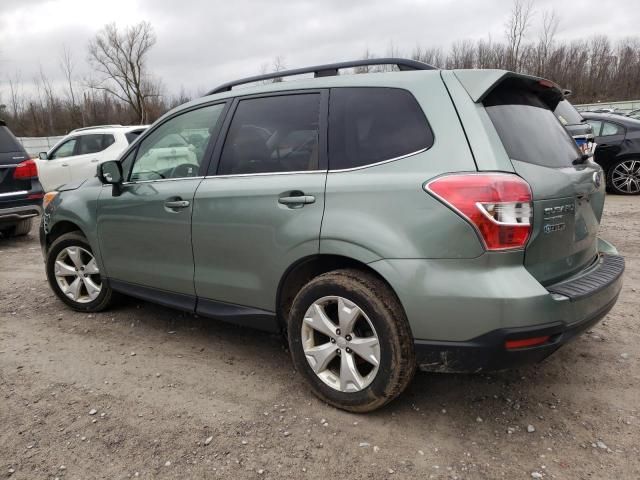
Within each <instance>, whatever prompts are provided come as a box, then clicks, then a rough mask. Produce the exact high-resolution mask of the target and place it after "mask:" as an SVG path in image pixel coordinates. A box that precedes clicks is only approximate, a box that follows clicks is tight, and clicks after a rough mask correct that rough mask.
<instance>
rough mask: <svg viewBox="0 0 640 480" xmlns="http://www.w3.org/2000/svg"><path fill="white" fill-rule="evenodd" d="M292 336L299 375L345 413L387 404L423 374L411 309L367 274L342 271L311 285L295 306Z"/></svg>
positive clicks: (291, 318)
mask: <svg viewBox="0 0 640 480" xmlns="http://www.w3.org/2000/svg"><path fill="white" fill-rule="evenodd" d="M288 336H289V344H290V347H291V354H292V357H293V362H294V364H295V366H296V369H297V370H298V371H299V372H300V373H302V375H303V376H304V377H305V378H306V380H307V381H308V382H309V384H310V386H311V389H312V391H313V393H315V394H316V395H317V396H318V397H319V398H320V399H322V400H324V401H325V402H327V403H329V404H331V405H333V406H335V407H338V408H341V409H343V410H348V411H351V412H369V411H372V410H375V409H377V408H379V407H381V406H383V405H385V404H386V403H388V402H390V401H391V400H393V399H394V398H396V397H397V396H398V395H400V393H402V392H403V391H404V389H405V388H406V387H407V385H408V384H409V382H410V381H411V379H412V378H413V374H414V372H415V367H416V362H415V354H414V349H413V338H412V335H411V331H410V328H409V324H408V322H407V319H406V317H405V314H404V310H403V309H402V306H401V305H400V302H399V301H398V299H397V297H396V296H395V294H394V293H393V292H392V291H391V289H390V288H389V287H388V286H387V285H386V284H385V283H384V282H383V281H381V280H380V279H378V278H377V277H375V276H373V275H371V274H369V273H367V272H362V271H359V270H337V271H333V272H329V273H325V274H323V275H320V276H318V277H316V278H315V279H313V280H311V281H310V282H309V283H308V284H307V285H305V286H304V287H303V288H302V289H301V290H300V292H299V293H298V294H297V295H296V298H295V299H294V301H293V305H292V307H291V312H290V314H289V319H288Z"/></svg>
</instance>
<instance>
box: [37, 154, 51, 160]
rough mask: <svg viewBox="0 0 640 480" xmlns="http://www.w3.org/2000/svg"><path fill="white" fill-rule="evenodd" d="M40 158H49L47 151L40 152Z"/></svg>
mask: <svg viewBox="0 0 640 480" xmlns="http://www.w3.org/2000/svg"><path fill="white" fill-rule="evenodd" d="M38 158H39V159H40V160H49V157H48V156H47V152H40V153H39V154H38Z"/></svg>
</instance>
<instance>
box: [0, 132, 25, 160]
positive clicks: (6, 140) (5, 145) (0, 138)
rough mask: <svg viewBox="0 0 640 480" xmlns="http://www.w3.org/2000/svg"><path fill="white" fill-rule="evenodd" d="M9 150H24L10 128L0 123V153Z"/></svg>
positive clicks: (8, 151) (9, 151)
mask: <svg viewBox="0 0 640 480" xmlns="http://www.w3.org/2000/svg"><path fill="white" fill-rule="evenodd" d="M11 152H20V153H22V152H24V148H23V147H22V145H21V144H20V142H19V141H18V139H17V138H16V137H14V135H13V133H11V130H9V129H8V128H7V127H5V126H3V125H0V153H11Z"/></svg>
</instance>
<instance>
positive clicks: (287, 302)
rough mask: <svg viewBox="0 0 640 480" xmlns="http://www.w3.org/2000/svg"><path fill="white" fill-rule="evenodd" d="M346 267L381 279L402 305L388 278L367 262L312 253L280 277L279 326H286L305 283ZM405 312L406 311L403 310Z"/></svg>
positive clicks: (277, 312)
mask: <svg viewBox="0 0 640 480" xmlns="http://www.w3.org/2000/svg"><path fill="white" fill-rule="evenodd" d="M344 269H350V270H359V271H362V272H366V273H368V274H370V275H372V276H374V277H376V278H378V279H380V280H381V281H382V282H383V283H384V284H385V285H386V286H387V287H388V288H389V289H390V290H391V292H392V293H393V294H394V295H395V297H396V299H397V300H398V304H400V305H402V303H401V302H400V298H399V297H398V295H397V293H396V292H395V290H394V289H393V287H392V286H391V284H390V283H389V282H388V281H387V279H386V278H384V277H383V276H382V275H380V273H378V272H377V271H376V270H374V269H373V268H371V267H370V266H369V265H367V264H366V263H363V262H361V261H359V260H355V259H353V258H350V257H345V256H341V255H333V254H318V255H312V256H309V257H305V258H302V259H300V260H298V261H297V262H295V263H294V264H292V265H291V266H289V268H288V269H287V271H286V272H285V273H284V275H282V278H281V279H280V283H279V284H278V290H277V293H276V315H277V319H278V324H279V326H280V327H281V328H284V327H285V326H286V325H287V315H288V314H289V311H290V309H291V305H292V304H293V299H294V298H295V296H296V295H297V293H298V292H299V291H300V289H302V287H303V286H304V285H306V284H307V283H308V282H309V281H311V280H312V279H314V278H316V277H317V276H319V275H322V274H323V273H328V272H331V271H334V270H344ZM403 313H405V312H404V311H403Z"/></svg>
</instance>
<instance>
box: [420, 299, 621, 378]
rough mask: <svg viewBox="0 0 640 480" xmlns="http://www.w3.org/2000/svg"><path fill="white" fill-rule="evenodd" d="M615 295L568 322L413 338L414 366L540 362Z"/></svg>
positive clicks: (464, 369)
mask: <svg viewBox="0 0 640 480" xmlns="http://www.w3.org/2000/svg"><path fill="white" fill-rule="evenodd" d="M617 300H618V296H617V295H616V296H615V297H614V298H613V299H612V300H611V301H610V302H609V303H608V304H607V305H604V306H603V307H602V308H600V309H599V310H598V311H596V312H594V313H592V314H591V315H590V316H589V317H587V318H584V319H581V320H580V321H577V322H575V323H572V324H569V325H567V324H565V323H562V322H555V323H553V324H547V325H541V326H536V327H522V328H505V329H499V330H494V331H492V332H489V333H487V334H485V335H481V336H480V337H477V338H474V339H473V340H470V341H468V342H430V341H424V340H416V341H415V352H416V361H417V363H418V368H420V369H421V370H424V371H431V372H460V373H470V372H480V371H491V370H503V369H507V368H517V367H520V366H523V365H527V364H530V363H537V362H541V361H542V360H544V359H545V358H547V357H548V356H549V355H551V354H552V353H553V352H555V351H556V350H557V349H559V348H560V347H561V346H563V345H564V344H566V343H568V342H570V341H571V340H573V339H574V338H576V337H577V336H578V335H580V334H581V333H582V332H584V331H585V330H587V329H589V328H590V327H592V326H593V325H595V324H596V323H598V322H599V321H600V320H601V319H602V318H603V317H604V316H605V315H606V314H607V313H609V310H611V309H612V308H613V306H614V305H615V303H616V301H617ZM546 336H549V337H550V338H549V340H548V341H547V342H546V343H544V344H542V345H539V346H536V347H529V348H518V349H514V350H507V348H506V347H505V342H506V341H507V340H518V339H526V338H534V337H546Z"/></svg>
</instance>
